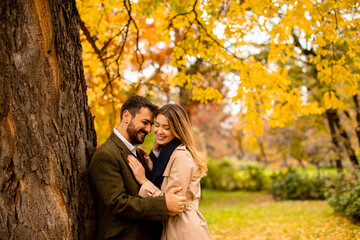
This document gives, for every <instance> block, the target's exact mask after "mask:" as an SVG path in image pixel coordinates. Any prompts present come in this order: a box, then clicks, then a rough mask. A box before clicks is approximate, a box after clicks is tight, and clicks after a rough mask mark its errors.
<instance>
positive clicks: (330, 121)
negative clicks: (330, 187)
mask: <svg viewBox="0 0 360 240" xmlns="http://www.w3.org/2000/svg"><path fill="white" fill-rule="evenodd" d="M326 118H327V121H328V125H329V129H330V135H331V141H332V143H333V144H334V147H335V152H336V159H335V165H336V169H337V170H338V172H342V170H343V166H342V162H341V148H340V143H339V138H338V135H337V133H336V128H335V122H334V119H333V117H332V115H331V113H330V111H329V110H327V111H326Z"/></svg>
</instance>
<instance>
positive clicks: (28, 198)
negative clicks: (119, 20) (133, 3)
mask: <svg viewBox="0 0 360 240" xmlns="http://www.w3.org/2000/svg"><path fill="white" fill-rule="evenodd" d="M0 11H1V14H0V32H1V34H0V91H1V93H0V105H1V108H0V120H1V125H0V146H1V150H0V152H1V156H0V166H1V167H0V169H1V172H0V215H1V218H0V238H1V239H91V236H92V231H93V214H92V198H91V197H90V195H89V186H88V183H87V178H86V177H85V172H86V167H87V164H88V161H89V159H90V158H91V156H92V154H93V151H94V150H95V146H96V136H95V131H94V126H93V119H92V117H91V114H90V111H89V107H88V105H87V96H86V85H85V80H84V73H83V66H82V60H81V59H82V57H81V54H82V51H81V50H82V49H81V45H80V38H79V28H78V23H79V17H78V12H77V10H76V7H75V2H74V1H71V0H66V1H58V0H50V1H46V0H34V1H16V0H4V1H1V3H0Z"/></svg>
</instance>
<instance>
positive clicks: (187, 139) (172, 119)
mask: <svg viewBox="0 0 360 240" xmlns="http://www.w3.org/2000/svg"><path fill="white" fill-rule="evenodd" d="M159 114H161V115H164V116H165V117H166V118H167V120H168V121H169V125H170V129H171V131H172V133H173V134H174V136H175V137H176V138H178V139H179V140H180V141H181V142H182V143H183V144H184V145H185V146H186V147H187V149H188V150H189V152H190V153H191V155H192V156H193V158H194V159H195V162H196V163H197V164H198V166H199V168H200V172H201V176H204V175H205V173H206V171H207V166H206V163H205V161H204V160H203V159H202V158H201V157H200V155H199V153H198V152H197V150H196V148H195V141H194V136H193V132H192V128H191V122H190V119H189V117H188V115H187V114H186V112H185V110H184V108H183V107H181V106H180V105H178V104H171V103H169V104H166V105H164V106H162V107H161V108H160V111H159Z"/></svg>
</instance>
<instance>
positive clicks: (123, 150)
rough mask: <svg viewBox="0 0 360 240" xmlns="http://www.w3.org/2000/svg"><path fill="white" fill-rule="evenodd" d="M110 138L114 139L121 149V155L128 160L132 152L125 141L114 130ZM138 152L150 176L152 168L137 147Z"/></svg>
mask: <svg viewBox="0 0 360 240" xmlns="http://www.w3.org/2000/svg"><path fill="white" fill-rule="evenodd" d="M110 140H112V141H113V142H114V143H115V144H116V146H117V147H118V148H119V149H120V152H121V155H122V157H123V159H124V160H125V161H126V159H127V156H128V155H131V154H132V153H131V152H130V150H129V149H128V148H127V147H126V146H125V144H124V143H123V141H121V140H120V138H119V137H118V136H116V134H115V133H114V132H112V133H111V135H110ZM136 154H137V159H139V161H140V162H141V163H142V165H143V166H144V168H145V173H146V175H147V176H148V174H149V171H150V170H149V168H148V166H147V164H146V162H145V159H144V157H143V156H142V154H141V153H140V151H139V149H136Z"/></svg>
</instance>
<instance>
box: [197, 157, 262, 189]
mask: <svg viewBox="0 0 360 240" xmlns="http://www.w3.org/2000/svg"><path fill="white" fill-rule="evenodd" d="M239 165H240V164H239V163H238V162H233V161H228V160H224V161H213V160H211V161H209V162H208V172H207V176H206V177H204V178H203V179H202V180H201V186H202V188H207V189H217V190H225V191H234V190H246V191H261V190H263V189H265V188H266V187H267V186H268V182H269V181H268V178H267V176H266V175H265V174H264V170H263V169H262V168H261V167H259V166H257V165H254V164H251V165H247V166H241V167H239ZM239 169H241V170H239Z"/></svg>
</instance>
